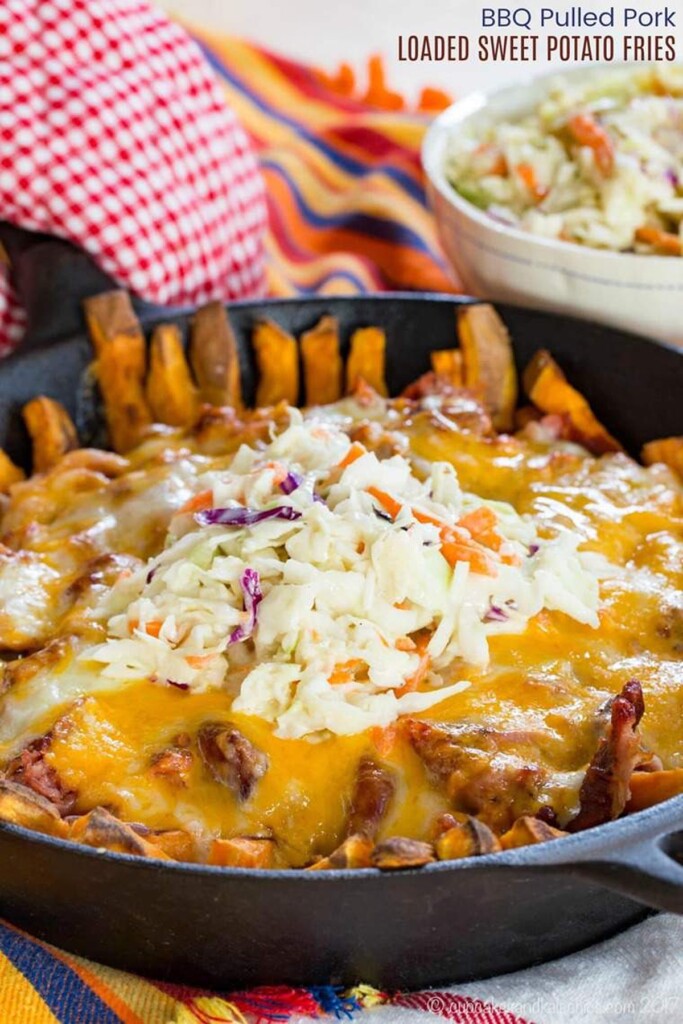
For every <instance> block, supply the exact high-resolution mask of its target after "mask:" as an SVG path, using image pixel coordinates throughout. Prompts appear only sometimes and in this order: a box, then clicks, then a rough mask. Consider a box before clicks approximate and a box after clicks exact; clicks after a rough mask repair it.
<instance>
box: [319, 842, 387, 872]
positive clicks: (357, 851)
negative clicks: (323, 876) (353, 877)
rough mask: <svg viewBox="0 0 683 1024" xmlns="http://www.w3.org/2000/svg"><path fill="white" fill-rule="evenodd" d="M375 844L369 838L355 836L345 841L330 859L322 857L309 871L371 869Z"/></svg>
mask: <svg viewBox="0 0 683 1024" xmlns="http://www.w3.org/2000/svg"><path fill="white" fill-rule="evenodd" d="M372 849H373V842H372V839H370V838H369V836H366V835H353V836H349V837H348V839H345V840H344V842H343V843H342V844H341V846H338V847H337V849H336V850H334V851H333V852H332V853H331V854H330V855H329V857H322V858H321V859H320V860H317V861H316V862H315V864H311V866H310V867H309V868H308V869H307V870H308V871H331V870H334V869H335V868H337V869H338V868H369V867H371V863H372V862H371V860H370V856H371V854H372Z"/></svg>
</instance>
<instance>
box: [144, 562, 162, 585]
mask: <svg viewBox="0 0 683 1024" xmlns="http://www.w3.org/2000/svg"><path fill="white" fill-rule="evenodd" d="M158 568H159V567H158V566H157V565H153V566H152V568H151V569H150V570H149V572H148V573H147V578H146V580H145V583H148V584H149V583H151V582H152V580H153V579H154V577H155V576H156V573H157V569H158Z"/></svg>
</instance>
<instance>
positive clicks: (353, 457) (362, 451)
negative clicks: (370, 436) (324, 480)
mask: <svg viewBox="0 0 683 1024" xmlns="http://www.w3.org/2000/svg"><path fill="white" fill-rule="evenodd" d="M367 454H368V450H367V448H366V447H365V445H364V444H361V443H360V441H354V442H353V444H352V445H351V447H350V448H349V450H348V451H347V453H346V455H345V456H344V458H343V459H342V460H341V462H338V463H337V469H346V467H347V466H350V465H351V464H352V463H353V462H357V461H358V459H362V458H363V456H364V455H367Z"/></svg>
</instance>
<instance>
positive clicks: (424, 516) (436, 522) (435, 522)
mask: <svg viewBox="0 0 683 1024" xmlns="http://www.w3.org/2000/svg"><path fill="white" fill-rule="evenodd" d="M412 511H413V516H414V517H415V519H417V521H418V523H430V524H431V525H432V526H438V527H439V529H444V528H447V523H444V521H443V520H442V519H437V518H436V516H430V514H429V513H428V512H421V511H420V510H419V508H414V509H413V510H412Z"/></svg>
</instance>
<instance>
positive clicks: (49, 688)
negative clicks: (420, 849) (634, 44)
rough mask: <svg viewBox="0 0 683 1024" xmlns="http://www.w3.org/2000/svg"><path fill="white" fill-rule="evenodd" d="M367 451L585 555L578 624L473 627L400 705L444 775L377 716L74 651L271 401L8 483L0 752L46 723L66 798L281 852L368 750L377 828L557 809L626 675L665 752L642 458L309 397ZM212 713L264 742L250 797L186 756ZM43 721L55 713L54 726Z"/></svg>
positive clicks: (93, 635) (663, 603) (667, 643)
mask: <svg viewBox="0 0 683 1024" xmlns="http://www.w3.org/2000/svg"><path fill="white" fill-rule="evenodd" d="M327 415H329V416H330V417H331V418H333V419H334V421H335V422H340V423H343V425H344V427H345V429H347V430H348V431H349V432H350V433H351V434H352V435H353V436H361V435H362V436H363V439H364V442H365V443H366V444H367V445H368V447H373V446H374V448H375V450H376V451H377V453H378V456H379V457H385V456H386V455H390V454H392V453H394V452H397V451H401V452H404V453H407V454H408V456H409V458H410V459H411V461H412V463H413V465H414V466H415V467H416V471H419V472H421V473H423V475H424V473H425V472H426V467H428V465H429V464H430V463H432V462H434V461H436V460H441V461H445V462H448V463H450V464H451V465H452V466H454V467H455V469H456V471H457V476H458V478H459V481H460V485H461V486H462V488H463V489H464V490H466V491H468V492H471V493H473V494H475V495H478V496H480V497H481V498H483V499H486V500H491V501H505V502H508V503H510V504H511V505H512V506H513V507H514V508H515V509H516V511H517V512H518V513H520V514H522V515H524V516H528V517H530V520H531V521H533V523H534V524H535V526H536V528H537V530H538V532H539V535H541V536H544V535H546V534H552V533H553V532H556V531H558V530H566V531H571V533H572V534H573V535H574V536H576V537H578V538H579V541H580V547H581V549H582V550H583V551H592V552H595V553H597V554H599V555H601V556H603V558H604V559H606V560H607V561H608V562H609V563H610V565H611V567H612V571H611V573H610V574H609V575H608V576H607V577H606V578H604V579H603V580H602V582H601V586H600V608H599V626H598V627H597V628H594V627H593V626H591V625H587V624H582V623H580V622H578V621H575V620H574V619H572V618H571V617H570V616H569V615H567V614H565V613H563V612H558V611H551V610H547V609H544V610H543V611H541V612H540V613H539V614H537V615H536V616H534V618H533V619H532V620H531V621H530V622H529V624H528V625H527V627H526V629H525V630H524V631H523V632H522V633H521V634H516V635H505V634H502V635H494V636H491V637H490V638H489V650H490V660H489V663H488V664H487V665H486V666H484V667H482V666H480V667H477V666H473V665H471V664H465V663H463V662H462V660H460V661H458V663H456V664H454V665H453V666H452V668H451V670H450V672H449V677H448V680H447V682H449V683H450V682H453V681H457V680H458V679H466V680H467V681H468V682H469V684H470V685H469V687H468V688H467V689H463V690H462V692H459V693H456V694H454V695H453V696H452V697H450V698H447V699H445V700H443V701H441V702H439V703H436V704H435V705H434V706H433V707H431V708H430V709H429V710H427V711H423V712H422V713H420V714H418V715H414V716H413V717H415V718H418V719H419V720H422V721H426V722H434V723H439V724H440V725H446V726H447V727H448V728H449V730H450V731H451V734H452V736H453V737H454V738H455V741H457V743H458V744H459V746H460V748H461V751H462V756H461V758H460V762H459V763H460V765H461V767H460V768H459V770H458V772H457V773H456V775H457V778H453V779H452V780H451V782H450V783H449V788H448V791H446V789H444V787H443V786H440V785H439V784H438V782H437V781H436V780H435V778H434V776H433V773H432V774H430V772H429V771H428V770H427V769H426V766H425V763H424V762H423V760H422V758H421V757H420V756H419V755H418V753H417V751H416V749H415V747H414V745H411V743H410V742H408V740H407V739H406V737H405V735H404V734H403V732H402V730H401V728H400V722H399V724H398V727H397V726H396V725H393V726H389V727H388V728H386V729H381V730H377V729H374V730H369V731H364V732H359V733H354V734H351V735H337V734H334V733H332V732H328V733H324V734H317V735H315V736H313V737H310V736H304V737H302V738H295V739H290V738H282V737H281V736H278V735H276V730H275V729H274V728H273V725H272V724H271V723H269V722H267V721H265V720H264V719H263V718H262V717H259V716H258V715H253V714H245V713H243V712H236V711H235V710H234V709H233V708H232V702H233V700H234V697H235V693H236V692H237V691H236V688H235V687H234V686H231V685H228V684H226V685H225V686H223V687H215V688H211V689H209V690H206V691H205V692H195V691H193V690H191V689H187V690H182V689H179V688H177V687H173V686H167V685H159V682H158V681H152V680H150V679H130V680H127V681H124V682H121V681H113V680H111V679H107V678H106V677H105V676H103V675H102V673H101V672H99V671H98V669H97V666H93V665H92V663H91V662H89V661H83V660H82V658H80V654H81V653H82V651H83V650H84V649H85V648H86V647H88V645H93V644H97V643H99V642H100V641H102V639H103V638H104V636H105V632H106V630H105V627H104V626H103V623H102V621H101V619H99V618H98V617H97V615H96V614H95V612H94V609H96V607H97V605H98V602H100V601H101V600H102V598H103V596H105V597H106V594H107V593H108V592H109V591H110V589H111V587H112V585H113V584H114V582H115V581H116V580H117V579H118V578H120V576H121V574H122V573H124V574H125V573H129V572H131V571H134V570H136V569H137V568H138V567H139V566H140V564H141V563H142V562H144V561H146V560H147V559H149V558H154V557H155V556H157V555H159V553H160V552H161V550H162V548H163V545H164V543H165V539H166V534H167V529H168V526H169V523H170V521H171V519H172V517H173V515H174V514H175V513H176V512H177V511H178V509H179V508H181V507H182V506H183V505H184V504H185V503H186V502H188V501H189V500H190V499H192V498H193V496H194V495H196V494H197V491H198V489H199V484H198V479H199V478H200V477H201V476H202V475H204V474H206V473H207V472H210V471H220V470H222V469H225V468H227V467H229V465H230V462H231V459H232V457H233V454H234V453H235V452H236V451H237V449H238V448H239V446H240V444H242V443H244V442H246V443H248V444H251V445H254V444H259V443H261V444H264V443H265V442H266V440H267V438H268V436H269V432H270V430H271V428H272V427H273V425H274V429H276V430H279V429H282V428H283V425H284V419H283V414H282V413H281V412H279V411H278V410H276V411H275V412H274V413H272V414H271V416H266V415H265V414H261V415H259V416H256V417H254V418H252V419H251V420H248V421H246V422H244V423H240V422H238V421H236V420H234V419H233V418H230V417H228V416H227V415H226V416H224V417H223V418H221V417H220V416H219V415H218V414H216V415H214V416H213V417H210V418H209V419H208V420H205V421H204V422H202V423H200V425H199V426H198V427H197V428H196V429H194V430H193V431H190V432H174V431H169V430H164V431H162V432H159V433H157V434H156V435H155V436H153V437H152V438H151V439H150V440H148V441H147V442H145V443H144V444H143V445H142V446H141V447H140V448H138V449H137V450H135V451H134V452H133V453H132V454H131V455H130V456H129V457H127V458H126V459H121V458H120V457H116V456H106V455H105V454H104V453H91V457H90V459H88V458H86V457H85V456H84V455H83V453H78V454H80V455H81V459H80V460H74V459H71V461H70V457H69V456H67V457H66V458H65V459H64V460H63V462H62V463H61V464H60V465H59V466H58V467H57V468H56V469H54V470H52V471H51V472H50V473H49V474H47V475H44V476H37V477H34V478H32V479H31V480H29V481H27V482H25V483H21V484H18V485H16V486H15V487H14V489H13V491H12V496H11V499H10V501H9V504H8V506H7V508H6V509H5V510H4V513H3V515H2V519H1V521H0V541H1V542H2V544H3V547H2V549H0V599H1V600H2V611H0V644H1V645H2V647H3V648H4V649H5V650H6V651H7V652H10V651H12V650H14V651H16V652H19V653H20V655H21V656H20V657H18V658H16V659H14V658H12V657H10V655H9V654H8V655H7V659H6V663H5V673H4V682H5V694H4V697H3V712H2V717H1V718H0V759H1V760H2V761H3V762H5V763H7V762H9V761H10V759H11V758H13V757H15V756H16V755H17V754H18V752H19V751H21V750H22V749H23V748H24V747H25V746H26V745H27V743H30V741H32V740H34V739H35V738H36V737H39V736H41V735H44V734H45V733H47V732H50V730H52V736H51V742H50V745H49V749H48V750H47V753H46V754H45V761H46V763H47V764H48V765H49V766H50V767H51V768H52V769H54V771H55V772H56V774H57V776H58V777H59V780H60V782H61V784H62V786H63V787H64V788H65V789H68V790H69V791H73V793H74V794H75V804H74V807H75V810H76V811H77V812H79V813H85V812H87V811H88V810H90V809H91V808H94V807H97V806H104V807H107V808H109V809H110V810H112V811H113V812H114V813H115V814H116V815H118V816H120V817H121V818H122V819H123V820H126V821H130V822H136V823H140V824H142V825H145V826H147V827H149V828H151V829H173V828H182V829H186V830H188V831H190V832H192V833H194V834H196V835H198V836H205V837H206V836H209V837H233V836H273V837H274V838H275V839H276V841H277V846H278V856H279V858H280V862H282V863H286V864H289V865H292V866H303V865H306V864H309V863H311V861H312V860H313V859H314V858H315V857H317V856H322V855H326V854H329V852H330V851H331V850H332V849H334V848H335V847H336V846H337V845H338V843H339V842H340V840H341V839H342V838H343V836H344V828H345V820H346V817H347V814H348V810H349V803H350V801H351V795H352V792H353V787H354V779H355V777H356V771H357V766H358V763H359V760H360V759H361V758H362V757H364V756H366V755H370V756H371V757H373V758H375V759H379V760H380V761H381V762H382V764H383V765H385V766H386V768H387V770H388V771H389V772H390V773H391V774H392V777H393V778H394V780H395V794H394V796H393V799H392V800H391V802H390V805H389V808H388V811H387V813H386V815H385V816H384V818H383V820H382V822H381V825H380V828H379V837H380V838H381V837H382V836H394V835H401V836H406V837H411V838H416V839H422V838H425V837H427V836H430V835H431V831H430V830H431V829H432V828H433V823H434V821H435V819H436V818H437V816H438V815H439V814H442V813H444V812H446V811H449V810H453V809H454V808H455V809H458V810H463V811H466V812H468V813H474V814H477V815H478V816H479V817H481V819H482V820H483V821H485V822H487V823H488V824H489V825H490V826H491V827H492V828H493V829H494V831H496V832H499V833H500V832H501V831H503V830H504V829H506V828H507V827H509V825H510V823H511V821H513V820H514V819H515V818H516V817H518V816H519V815H522V814H527V813H528V814H533V813H535V812H537V811H538V810H539V808H541V807H543V806H549V807H552V808H553V810H554V811H555V812H556V814H557V815H558V817H559V820H560V821H561V822H562V821H566V820H567V819H568V817H569V816H571V815H572V814H573V813H574V812H575V811H576V808H577V799H578V789H579V785H580V783H581V780H582V777H583V774H584V772H585V769H586V766H587V764H588V762H589V761H590V758H591V756H592V754H593V752H594V751H595V748H596V744H597V742H598V740H599V737H600V735H601V731H602V729H603V727H604V707H605V705H606V703H607V702H608V701H609V699H610V698H611V697H612V696H613V695H614V694H616V693H618V692H619V691H620V690H621V689H622V687H623V685H624V684H625V683H626V682H627V681H628V680H631V679H637V680H638V681H639V682H640V683H641V685H642V689H643V694H644V698H645V707H646V712H645V715H644V718H643V721H642V729H641V732H642V743H643V747H644V748H645V750H647V751H652V752H654V753H655V754H657V755H658V756H659V758H661V760H662V762H663V764H664V766H665V767H683V745H682V736H683V731H682V730H681V727H680V722H681V720H683V600H682V598H681V591H682V589H683V587H682V584H683V494H682V491H681V487H680V484H679V483H678V482H677V481H676V480H675V479H674V477H673V475H672V474H671V473H670V472H669V471H668V470H666V469H665V468H664V467H662V466H655V467H651V468H649V469H645V468H643V467H641V466H639V465H637V464H636V463H635V462H633V461H632V460H631V459H629V458H628V457H626V456H624V455H621V454H618V455H606V456H603V457H601V458H595V457H593V456H591V455H589V454H588V453H587V452H585V451H584V450H582V449H581V448H579V447H578V446H576V445H568V444H564V443H560V442H556V441H553V440H552V439H545V438H543V437H541V436H539V434H538V432H536V433H535V434H534V433H533V432H531V436H523V435H520V436H518V437H509V436H500V437H494V436H490V435H489V434H487V433H486V432H485V431H481V430H478V429H476V424H475V425H474V427H473V424H472V423H471V422H470V419H469V417H465V418H464V419H463V418H462V417H459V416H457V415H455V416H450V417H449V416H447V415H445V414H443V413H441V412H439V411H435V410H434V408H433V407H429V406H423V407H417V406H416V405H415V404H414V403H412V404H411V403H406V402H400V401H399V402H395V403H385V402H382V403H377V402H376V403H375V407H374V408H373V409H372V410H370V411H369V410H368V409H367V408H366V407H363V406H362V405H356V404H355V403H353V402H351V401H349V400H347V401H345V402H343V403H340V404H339V405H338V406H337V407H336V408H334V409H333V410H332V411H331V412H329V413H327ZM206 722H212V723H230V726H231V727H236V728H237V729H238V730H239V732H240V733H241V734H242V735H243V736H244V737H245V738H246V740H247V741H248V742H249V743H250V744H251V745H253V747H254V748H255V749H257V750H259V751H261V752H263V754H265V756H266V758H267V765H268V766H267V770H266V771H265V773H264V774H263V775H262V777H261V778H260V779H259V781H258V782H257V784H256V785H255V786H254V788H253V791H252V792H250V793H249V796H248V798H247V799H237V798H236V797H235V794H234V792H232V791H231V790H230V789H229V788H228V787H226V786H225V785H223V784H221V782H220V781H219V780H218V779H217V778H216V777H215V775H213V774H212V773H211V772H210V771H208V770H207V766H206V764H205V763H204V761H203V760H202V758H201V757H200V756H199V755H198V753H197V746H196V736H197V735H198V731H199V730H200V729H201V727H202V725H203V723H206ZM56 723H57V724H58V726H59V727H58V728H55V726H56ZM178 737H182V738H183V739H182V745H186V746H187V747H188V749H190V750H191V751H192V754H193V756H192V758H191V759H190V760H189V762H188V765H189V767H188V769H187V771H186V773H185V774H184V776H183V778H182V779H181V780H179V778H178V777H177V776H175V775H173V774H164V773H163V772H159V771H155V770H154V765H155V759H156V758H157V757H158V756H159V754H160V753H161V752H163V751H164V750H165V749H167V748H169V747H172V746H173V745H174V744H177V742H178Z"/></svg>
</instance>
